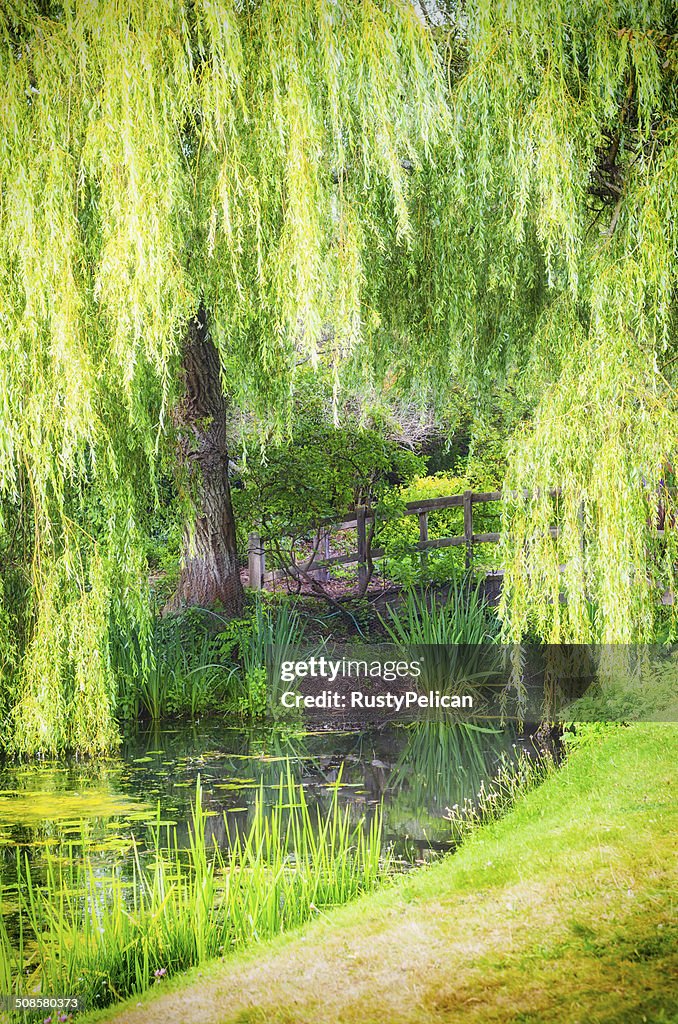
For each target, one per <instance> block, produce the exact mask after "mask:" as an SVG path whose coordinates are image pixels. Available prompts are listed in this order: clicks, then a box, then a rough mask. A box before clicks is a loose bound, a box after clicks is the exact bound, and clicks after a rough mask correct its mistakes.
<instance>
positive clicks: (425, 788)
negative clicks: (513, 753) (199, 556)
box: [391, 721, 506, 818]
mask: <svg viewBox="0 0 678 1024" xmlns="http://www.w3.org/2000/svg"><path fill="white" fill-rule="evenodd" d="M407 735H408V742H407V746H406V747H405V749H404V750H403V752H402V754H401V755H400V757H399V759H398V762H397V764H396V766H395V769H394V771H393V774H392V776H391V784H392V785H393V786H394V787H395V788H396V789H397V790H398V796H397V797H396V799H395V800H394V804H397V805H398V806H399V807H400V808H401V809H408V810H409V812H410V814H411V816H412V818H416V817H417V809H418V808H421V807H427V808H428V809H429V810H430V811H433V812H434V813H435V814H441V815H442V813H443V812H444V811H445V810H446V808H448V807H453V806H454V805H455V804H460V803H463V802H464V799H465V798H466V797H467V796H469V795H470V796H473V795H474V794H475V793H477V792H478V790H479V788H480V783H481V782H482V781H483V780H484V779H489V778H490V777H491V776H492V774H493V771H494V769H495V767H496V764H497V762H498V760H499V757H500V755H501V752H502V751H503V750H504V748H505V746H506V736H505V733H503V732H499V731H498V730H494V729H487V728H484V727H481V726H477V725H474V724H472V723H469V722H445V721H436V722H415V723H414V724H412V725H410V726H407Z"/></svg>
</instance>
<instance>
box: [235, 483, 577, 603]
mask: <svg viewBox="0 0 678 1024" xmlns="http://www.w3.org/2000/svg"><path fill="white" fill-rule="evenodd" d="M549 493H550V494H551V496H553V497H555V495H557V494H558V493H559V491H558V490H557V489H555V490H552V491H550V492H549ZM502 497H503V495H502V492H501V491H486V492H476V491H464V493H463V494H451V495H445V496H443V497H440V498H426V499H424V500H422V501H410V502H408V503H407V504H406V505H405V511H404V514H405V515H406V516H418V518H419V541H418V542H417V543H416V544H414V545H413V549H414V550H415V551H420V552H422V553H426V552H427V551H433V550H437V549H440V548H452V547H465V548H466V555H465V562H466V567H467V568H470V567H471V565H472V562H473V547H474V545H475V544H497V543H498V542H499V539H500V534H498V533H474V532H473V506H474V505H478V504H485V503H488V502H494V501H501V500H502ZM459 507H461V508H462V509H463V512H464V532H463V534H461V535H459V536H456V537H436V538H434V539H431V538H429V535H428V517H429V513H431V512H439V511H440V510H441V509H446V508H459ZM373 520H374V513H373V512H369V511H368V510H367V509H366V508H365V506H364V505H358V506H357V508H356V510H355V514H351V513H349V514H348V515H347V516H346V518H345V519H343V520H342V521H341V522H334V521H332V522H325V523H324V524H322V526H324V527H325V530H324V532H323V536H322V538H321V545H319V547H318V551H317V552H314V554H313V555H312V556H311V558H310V559H308V560H307V561H306V562H303V563H300V565H299V569H301V570H302V571H303V572H304V573H311V572H320V571H326V570H328V569H329V567H330V566H332V565H355V564H356V563H357V565H358V579H359V583H360V584H364V583H365V581H366V579H367V573H368V563H369V561H372V560H374V559H375V558H383V557H384V555H385V551H384V549H383V548H371V549H369V550H368V534H367V526H368V524H369V523H371V522H373ZM343 530H355V531H356V539H357V544H356V550H355V552H351V553H349V554H344V555H333V556H330V554H329V537H330V534H331V533H332V532H336V533H338V532H341V531H343ZM550 532H551V536H552V537H557V536H558V528H557V527H553V528H552V529H551V531H550ZM320 547H322V557H318V553H319V552H320ZM247 563H248V568H249V581H250V586H251V587H253V588H254V589H255V590H260V589H261V587H262V585H263V584H264V583H267V582H270V581H273V580H275V579H279V578H281V577H284V576H285V575H286V574H287V572H286V570H284V569H282V570H273V571H271V572H267V571H266V565H265V554H264V547H263V544H262V541H261V537H260V536H259V534H258V533H250V535H249V544H248V558H247Z"/></svg>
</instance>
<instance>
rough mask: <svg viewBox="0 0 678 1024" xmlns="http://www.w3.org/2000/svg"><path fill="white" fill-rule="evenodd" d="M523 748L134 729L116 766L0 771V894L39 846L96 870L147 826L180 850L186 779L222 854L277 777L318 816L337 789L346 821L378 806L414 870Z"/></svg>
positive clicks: (501, 734)
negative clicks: (172, 832) (95, 861)
mask: <svg viewBox="0 0 678 1024" xmlns="http://www.w3.org/2000/svg"><path fill="white" fill-rule="evenodd" d="M523 742H524V741H522V740H521V737H520V736H518V735H517V734H516V733H515V732H513V731H512V730H511V729H503V730H495V729H487V728H484V727H476V726H472V725H469V724H467V723H464V724H459V723H457V724H445V723H444V722H419V723H415V724H413V725H410V726H408V727H395V726H391V727H389V728H381V729H374V730H371V731H365V732H345V733H336V732H333V733H329V732H318V733H298V732H292V731H285V730H282V729H280V728H276V729H271V728H269V729H265V730H261V729H233V728H230V727H229V726H228V725H226V724H224V723H223V722H219V721H210V722H208V723H200V724H195V725H183V724H176V725H171V726H169V727H167V726H166V727H159V726H156V727H155V728H150V729H146V730H144V729H140V730H139V731H138V732H137V733H136V734H135V735H133V736H128V737H127V738H126V739H125V741H124V742H123V744H122V747H121V749H120V751H119V752H118V753H117V755H116V756H114V757H111V758H108V759H105V760H101V761H98V762H97V763H92V762H87V763H83V762H77V761H75V760H73V761H70V762H68V763H63V762H59V763H57V762H55V763H51V764H41V765H6V766H5V767H4V768H2V769H1V770H0V874H1V876H2V881H3V885H4V886H7V885H8V884H10V885H11V882H12V880H13V877H14V875H15V871H16V856H17V851H19V852H20V855H21V856H22V857H26V858H27V859H28V860H29V862H30V863H31V867H32V869H33V871H34V874H35V876H36V877H38V878H39V875H40V867H41V861H42V859H43V856H44V851H45V849H46V847H50V848H51V849H52V851H53V852H63V853H64V854H65V853H66V847H67V845H68V844H70V843H73V842H75V843H79V842H80V841H81V840H85V841H86V842H87V844H88V845H89V847H90V849H92V850H93V851H94V852H96V853H97V855H98V856H100V857H101V860H102V866H103V864H112V863H113V862H114V861H116V862H119V861H120V858H121V856H122V858H123V860H124V858H125V857H126V856H129V852H128V851H129V850H130V847H131V844H132V838H134V840H135V841H136V842H137V843H139V844H141V846H142V847H143V844H144V841H145V838H146V836H147V833H148V826H149V824H152V823H154V822H155V821H156V820H157V817H158V807H159V808H160V811H159V813H160V820H161V821H163V822H167V823H172V825H173V826H176V830H177V834H178V838H179V841H180V843H182V844H185V843H187V841H188V820H189V812H190V806H191V801H192V799H193V797H194V794H195V784H196V779H197V777H198V775H199V776H200V780H201V783H202V787H203V799H204V802H205V804H206V806H207V808H208V810H210V811H212V812H214V813H213V814H212V816H211V817H210V818H209V828H210V830H211V834H212V835H213V837H214V839H215V841H216V842H217V843H219V844H220V845H224V844H225V842H226V839H227V835H229V834H230V835H231V836H233V835H235V833H236V832H237V831H238V829H239V828H241V827H242V826H243V825H244V824H245V823H247V822H249V821H250V820H251V817H252V813H253V808H254V803H255V799H256V796H257V794H258V793H261V794H262V797H263V801H264V804H265V805H266V804H269V805H272V804H274V803H275V801H276V799H277V793H278V786H279V781H280V778H281V776H283V777H285V778H286V777H287V773H288V772H289V773H291V775H292V777H293V779H294V780H295V782H297V783H298V784H301V785H303V786H304V789H305V792H306V798H307V802H308V804H309V807H310V808H311V810H314V809H317V810H318V811H319V812H322V811H324V810H325V809H326V808H327V807H328V805H329V803H330V799H331V794H332V791H333V789H334V788H335V787H337V786H338V787H339V794H340V802H341V804H342V805H344V806H347V807H348V808H349V813H350V816H351V818H352V820H353V821H358V820H359V819H360V818H361V817H367V818H369V817H370V816H371V813H372V812H373V809H374V808H375V807H377V806H378V805H379V804H380V803H381V802H382V801H383V805H384V831H385V840H386V842H387V844H391V845H392V846H393V847H394V850H395V853H396V855H397V856H399V857H401V858H403V859H405V860H409V861H416V860H419V859H421V858H422V857H426V856H427V855H428V853H429V851H432V850H438V849H441V848H444V847H445V845H446V843H447V842H448V840H449V827H448V825H447V823H446V822H445V820H444V818H443V815H444V814H445V811H446V809H447V808H449V807H453V806H454V805H455V804H459V805H462V804H463V803H464V800H465V799H466V798H467V797H471V798H473V796H474V795H475V794H476V793H477V792H478V790H479V788H480V783H481V781H483V780H485V781H486V782H487V781H489V780H490V779H491V777H492V776H493V774H494V773H495V772H496V770H497V767H498V765H499V763H500V760H501V758H502V756H505V755H508V756H511V755H512V753H513V751H514V750H515V749H516V747H520V746H521V744H522V743H523Z"/></svg>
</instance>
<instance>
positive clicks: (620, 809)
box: [87, 725, 678, 1024]
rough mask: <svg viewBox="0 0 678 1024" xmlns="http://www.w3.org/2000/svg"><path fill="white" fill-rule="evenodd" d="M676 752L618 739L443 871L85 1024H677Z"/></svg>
mask: <svg viewBox="0 0 678 1024" xmlns="http://www.w3.org/2000/svg"><path fill="white" fill-rule="evenodd" d="M677 755H678V729H676V728H675V727H673V726H660V725H645V726H634V727H632V728H629V729H617V730H615V731H614V732H613V733H611V734H610V735H608V736H607V737H605V738H604V739H602V740H600V741H597V742H596V743H595V744H593V745H590V746H588V747H581V748H577V749H575V750H574V751H573V752H572V754H571V756H570V758H569V760H568V762H567V764H566V765H565V766H564V767H563V768H562V770H561V771H559V772H557V773H554V774H552V775H551V776H550V777H549V778H548V779H547V780H546V782H545V783H544V785H542V786H541V787H540V788H539V789H537V790H534V791H533V792H531V793H529V794H528V795H527V796H526V797H524V798H522V799H520V800H519V802H518V804H517V805H516V807H515V808H514V809H513V810H512V811H511V812H510V813H509V814H508V815H507V816H506V817H504V818H503V819H501V820H500V821H498V822H496V823H494V824H492V825H490V826H486V827H484V828H482V829H481V830H479V831H478V832H476V833H475V834H474V835H472V836H471V837H470V838H469V839H468V840H467V841H466V843H465V844H464V846H463V848H462V849H461V850H460V851H458V852H457V853H456V854H455V855H453V856H451V857H449V858H447V859H445V860H444V861H443V862H441V863H438V864H436V865H435V866H433V867H431V868H429V869H425V870H421V871H417V872H414V873H413V874H411V875H409V876H407V877H405V878H402V879H400V880H398V881H397V882H395V883H394V884H393V885H392V886H389V887H388V888H387V889H385V890H382V891H380V892H378V893H376V894H373V895H371V896H369V897H366V898H364V899H361V900H359V901H357V902H355V903H353V904H351V905H349V906H347V907H343V908H340V909H338V910H336V911H333V912H332V913H330V914H328V915H318V919H317V920H316V921H315V922H314V923H312V924H310V925H307V926H306V927H305V928H304V929H303V930H302V931H297V932H295V933H293V934H291V935H287V936H282V937H280V938H278V939H276V940H273V941H270V942H267V943H264V944H261V945H259V946H255V947H253V948H251V949H249V950H248V951H247V952H245V953H242V954H239V955H236V956H233V957H229V958H228V959H226V960H225V961H217V962H216V963H214V964H212V965H210V966H209V967H208V968H203V969H201V971H200V973H198V972H197V971H194V972H193V973H192V974H189V975H186V976H185V977H183V978H178V979H176V980H173V981H171V982H167V981H166V980H163V981H161V982H160V983H158V984H157V985H156V986H154V988H153V989H152V990H151V992H149V993H148V994H147V995H146V996H144V997H142V998H141V999H139V1000H131V1001H129V1002H128V1003H126V1004H124V1005H122V1006H119V1007H117V1008H115V1009H111V1010H108V1011H105V1012H104V1013H100V1014H98V1015H91V1016H90V1017H88V1018H87V1020H89V1021H93V1020H97V1021H104V1020H105V1021H109V1022H112V1021H115V1022H118V1024H122V1022H125V1024H156V1022H157V1024H160V1022H163V1024H166V1022H167V1021H173V1022H176V1024H179V1022H205V1024H207V1022H214V1024H216V1022H219V1024H226V1022H229V1021H232V1022H239V1024H264V1022H266V1024H269V1022H279V1024H292V1022H308V1024H311V1022H312V1024H322V1022H328V1024H329V1022H342V1024H372V1022H374V1024H376V1022H377V1021H378V1022H380V1024H383V1022H386V1024H390V1022H403V1024H404V1022H408V1024H415V1022H417V1024H419V1022H421V1024H423V1022H428V1021H432V1020H433V1021H446V1022H452V1024H455V1022H457V1021H459V1022H461V1021H462V1020H463V1021H464V1022H471V1024H497V1022H511V1024H548V1022H554V1024H555V1022H558V1024H568V1022H570V1024H574V1022H581V1024H584V1022H586V1024H634V1022H636V1021H637V1022H643V1021H646V1022H649V1024H663V1022H670V1021H675V1020H676V1015H675V1013H674V1008H675V996H674V994H673V993H672V991H671V982H670V977H671V967H672V965H673V966H675V964H676V941H675V937H674V936H673V934H672V928H671V926H672V921H671V911H672V906H671V900H670V898H669V895H668V894H669V892H670V891H671V889H672V888H675V881H676V879H675V868H674V840H673V836H674V835H675V832H676V827H677V825H678V813H677V811H676V806H675V795H674V794H673V792H672V786H673V784H674V782H675V767H674V766H675V764H676V760H677Z"/></svg>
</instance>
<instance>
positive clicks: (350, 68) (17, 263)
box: [0, 0, 445, 751]
mask: <svg viewBox="0 0 678 1024" xmlns="http://www.w3.org/2000/svg"><path fill="white" fill-rule="evenodd" d="M441 83H442V79H441V78H440V75H439V73H438V68H437V66H436V64H435V54H434V49H433V46H432V42H431V39H430V37H429V35H428V33H427V32H426V30H425V27H424V25H423V24H422V23H421V21H420V20H419V19H418V18H417V16H416V14H415V12H414V10H413V9H412V8H411V7H410V6H409V5H408V4H406V3H404V2H402V3H401V2H387V3H377V2H373V0H365V2H362V3H360V4H355V3H347V2H340V3H335V2H333V0H317V2H314V3H308V2H306V0H284V2H283V0H262V2H256V3H254V2H253V3H246V4H240V3H234V2H231V0H218V2H216V3H215V2H207V0H195V2H182V0H170V2H167V3H164V2H163V3H148V2H147V0H122V2H121V3H115V4H114V3H111V2H110V0H75V2H71V0H65V2H63V3H59V2H57V3H54V4H48V5H45V4H42V3H34V2H32V0H18V2H16V3H15V2H11V0H0V93H1V94H2V102H1V103H0V197H1V198H0V422H1V426H0V497H2V496H4V497H5V499H6V501H7V502H9V503H10V505H11V504H14V505H17V506H18V505H20V507H21V511H22V514H24V516H25V519H26V521H27V522H28V523H29V524H30V523H31V522H32V524H33V530H32V533H33V536H32V537H30V536H29V541H28V545H29V548H30V550H29V551H28V552H26V549H25V550H24V555H25V556H26V557H27V559H28V563H29V564H28V566H27V569H28V572H29V573H30V574H31V577H32V584H33V593H34V595H35V596H34V603H33V606H32V612H33V615H32V619H31V621H30V623H29V624H28V628H27V635H26V636H24V637H23V638H22V641H23V643H24V646H26V648H27V655H26V658H25V661H24V666H23V677H24V689H23V697H22V699H21V702H20V704H19V707H18V709H17V713H16V736H15V739H16V747H17V748H18V749H19V750H25V751H37V750H42V751H54V750H57V749H62V748H65V747H71V748H73V747H74V748H77V749H80V750H88V751H95V750H99V749H103V748H105V747H107V746H109V745H110V742H111V740H112V738H113V735H114V730H113V728H112V724H111V710H112V699H113V698H112V686H111V672H110V666H109V665H108V663H107V654H106V653H105V652H106V649H107V636H108V629H109V624H110V620H111V618H113V619H118V620H119V621H121V622H123V623H124V620H125V618H126V617H127V618H131V619H136V620H137V622H138V621H139V620H142V621H143V618H144V610H145V608H146V603H147V601H146V594H145V590H146V584H145V581H144V578H143V561H142V559H141V557H140V550H141V540H140V536H139V514H140V512H139V501H140V497H141V500H144V499H145V500H148V495H149V494H152V488H153V484H154V475H155V471H156V463H157V456H158V449H159V445H160V441H161V439H162V437H163V436H164V435H165V434H166V432H167V422H168V413H169V410H170V408H171V404H172V401H173V400H174V398H175V393H176V388H177V381H178V377H179V374H178V360H179V355H180V349H181V342H182V338H183V337H184V334H185V331H186V327H187V323H188V320H189V318H190V317H191V316H192V315H195V313H196V311H197V310H198V307H199V305H200V303H201V302H202V303H204V305H205V306H206V308H207V310H208V313H209V318H210V326H211V331H212V336H213V338H214V340H215V342H216V344H217V345H218V347H219V350H220V354H221V357H222V363H223V366H224V372H225V374H227V375H228V378H229V381H230V384H231V387H232V390H233V391H234V392H236V393H238V392H239V393H240V394H241V395H243V394H245V393H246V394H247V396H248V403H249V406H250V408H251V409H252V410H253V411H254V410H256V409H258V410H259V411H260V412H261V411H262V410H263V411H265V412H268V410H269V409H270V408H271V407H273V408H274V409H275V414H276V416H277V418H278V419H280V416H281V415H282V412H283V411H284V407H285V404H286V401H287V398H288V396H289V391H290V387H289V382H290V377H291V375H292V373H293V371H294V367H295V365H296V363H297V362H298V361H299V359H300V357H302V356H310V357H311V358H312V359H315V357H316V349H317V343H318V338H319V332H320V330H321V327H322V326H323V325H324V324H326V323H328V322H330V321H331V323H332V324H333V327H334V335H333V337H334V345H335V348H336V352H337V353H341V352H343V351H344V350H345V349H346V348H347V346H349V344H350V343H351V342H352V341H353V340H355V338H356V337H357V336H358V335H359V334H360V331H361V319H362V316H363V314H362V307H361V298H360V292H361V286H362V282H363V273H364V272H363V268H362V250H363V247H365V246H367V245H371V246H372V247H373V248H374V247H375V246H376V247H378V246H381V248H384V243H383V241H381V240H380V239H381V234H382V231H385V230H386V227H387V226H388V227H390V226H391V225H392V226H393V230H394V232H395V235H396V236H397V237H398V238H399V239H401V240H402V241H403V242H405V241H406V240H407V239H408V238H409V237H410V235H411V226H410V216H409V212H408V191H409V174H408V171H407V170H406V169H405V168H404V167H403V160H404V159H405V158H408V159H409V160H410V161H411V162H412V163H413V164H415V165H417V166H418V165H419V164H420V163H421V160H422V159H423V157H424V156H425V154H426V152H427V150H428V148H429V146H430V144H431V142H433V141H434V140H435V138H436V135H437V132H438V131H439V129H440V126H441V124H442V122H443V119H444V115H445V108H444V104H443V99H442V84H441ZM364 224H369V225H370V237H369V239H367V240H366V239H365V238H364V237H363V225H364ZM382 225H383V227H382ZM268 418H269V419H270V418H271V417H270V416H269V417H268ZM27 510H29V511H27ZM83 511H84V515H83ZM3 518H4V517H3V515H2V507H1V506H0V530H2V529H3V521H2V520H3ZM83 522H84V523H85V524H86V527H87V529H86V531H85V530H83V528H82V525H76V523H78V524H82V523H83ZM28 532H29V534H30V532H31V530H30V525H29V527H28ZM3 660H4V659H0V664H2V662H3Z"/></svg>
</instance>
